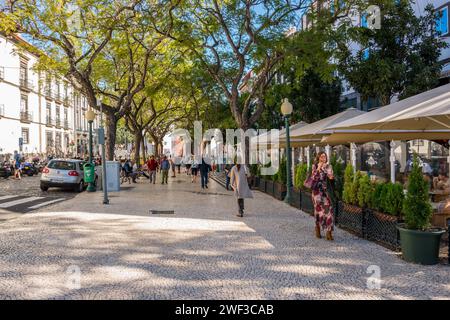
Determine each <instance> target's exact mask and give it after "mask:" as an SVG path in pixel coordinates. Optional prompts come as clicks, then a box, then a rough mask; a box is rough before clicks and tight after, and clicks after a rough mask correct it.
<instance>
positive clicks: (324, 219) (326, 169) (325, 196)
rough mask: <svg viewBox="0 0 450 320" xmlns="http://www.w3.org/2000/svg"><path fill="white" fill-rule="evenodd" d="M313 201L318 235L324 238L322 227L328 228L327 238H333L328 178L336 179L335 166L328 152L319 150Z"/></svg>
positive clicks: (314, 178) (312, 174)
mask: <svg viewBox="0 0 450 320" xmlns="http://www.w3.org/2000/svg"><path fill="white" fill-rule="evenodd" d="M311 177H312V179H313V183H312V188H311V189H312V201H313V204H314V218H315V221H316V237H317V238H322V235H321V234H320V228H321V227H322V229H324V230H326V237H327V240H333V234H332V232H333V224H334V216H333V212H334V210H333V204H332V202H331V197H330V194H329V190H327V179H334V177H333V168H332V167H331V165H330V164H328V158H327V154H326V153H325V152H319V154H318V155H317V157H316V160H315V163H314V165H313V167H312V172H311Z"/></svg>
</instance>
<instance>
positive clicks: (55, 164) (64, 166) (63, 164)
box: [48, 160, 76, 170]
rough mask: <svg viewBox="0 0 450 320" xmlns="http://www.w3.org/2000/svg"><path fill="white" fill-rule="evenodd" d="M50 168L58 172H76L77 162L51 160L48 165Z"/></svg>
mask: <svg viewBox="0 0 450 320" xmlns="http://www.w3.org/2000/svg"><path fill="white" fill-rule="evenodd" d="M48 168H50V169H56V170H76V169H75V162H69V161H61V160H51V161H50V163H49V164H48Z"/></svg>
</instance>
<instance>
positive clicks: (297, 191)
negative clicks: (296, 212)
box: [291, 163, 308, 209]
mask: <svg viewBox="0 0 450 320" xmlns="http://www.w3.org/2000/svg"><path fill="white" fill-rule="evenodd" d="M307 175H308V166H307V165H306V164H304V163H300V164H298V165H296V166H295V172H294V187H293V188H292V190H291V205H292V206H294V207H296V208H298V209H300V208H301V189H302V188H303V182H304V181H305V179H306V177H307ZM302 179H303V180H302Z"/></svg>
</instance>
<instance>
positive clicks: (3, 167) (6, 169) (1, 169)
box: [0, 161, 14, 179]
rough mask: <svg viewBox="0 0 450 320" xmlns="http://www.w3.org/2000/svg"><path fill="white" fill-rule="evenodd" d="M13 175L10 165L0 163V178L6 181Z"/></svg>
mask: <svg viewBox="0 0 450 320" xmlns="http://www.w3.org/2000/svg"><path fill="white" fill-rule="evenodd" d="M13 174H14V171H13V169H12V168H11V164H10V163H9V162H7V161H5V162H0V177H3V178H5V179H8V177H9V176H12V175H13Z"/></svg>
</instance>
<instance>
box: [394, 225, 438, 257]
mask: <svg viewBox="0 0 450 320" xmlns="http://www.w3.org/2000/svg"><path fill="white" fill-rule="evenodd" d="M397 228H398V230H399V231H400V243H401V248H402V256H403V259H404V260H405V261H408V262H414V263H420V264H425V265H431V264H437V263H438V262H439V246H440V242H441V237H442V235H443V234H444V232H445V230H443V229H440V228H436V229H432V230H427V231H420V230H410V229H406V228H405V226H404V225H403V224H400V225H398V226H397Z"/></svg>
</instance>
